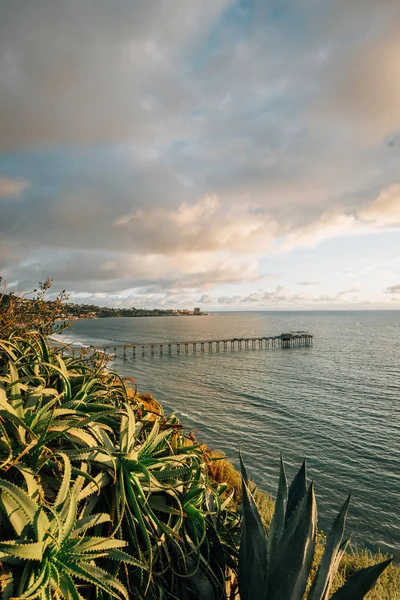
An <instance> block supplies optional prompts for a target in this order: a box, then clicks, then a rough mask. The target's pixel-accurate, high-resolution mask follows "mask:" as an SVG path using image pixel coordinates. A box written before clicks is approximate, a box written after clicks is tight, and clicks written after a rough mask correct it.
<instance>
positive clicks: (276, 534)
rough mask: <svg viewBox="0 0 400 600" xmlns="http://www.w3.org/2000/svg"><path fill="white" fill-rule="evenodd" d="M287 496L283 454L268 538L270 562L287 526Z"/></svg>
mask: <svg viewBox="0 0 400 600" xmlns="http://www.w3.org/2000/svg"><path fill="white" fill-rule="evenodd" d="M287 498H288V489H287V481H286V474H285V466H284V464H283V458H282V455H281V463H280V474H279V483H278V494H277V497H276V502H275V510H274V516H273V517H272V521H271V525H270V528H269V533H268V540H267V554H268V561H269V563H271V562H272V559H273V557H274V555H275V552H276V548H277V546H278V543H279V540H280V539H281V536H282V533H283V529H284V527H285V519H286V506H287Z"/></svg>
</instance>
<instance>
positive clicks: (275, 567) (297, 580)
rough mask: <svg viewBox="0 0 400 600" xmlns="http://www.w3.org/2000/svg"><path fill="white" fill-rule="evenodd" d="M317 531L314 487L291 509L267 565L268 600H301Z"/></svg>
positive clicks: (312, 485) (311, 486)
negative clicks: (286, 599)
mask: <svg viewBox="0 0 400 600" xmlns="http://www.w3.org/2000/svg"><path fill="white" fill-rule="evenodd" d="M316 531H317V505H316V501H315V493H314V484H313V483H312V484H311V485H310V487H309V490H308V493H307V495H306V496H304V498H303V500H302V501H301V503H300V504H299V505H298V507H297V509H296V510H295V512H294V514H293V515H292V518H291V519H290V521H289V523H288V525H287V526H286V527H285V530H284V532H283V534H282V537H281V539H280V541H279V544H278V547H277V549H276V553H275V556H274V558H273V562H272V564H270V565H269V567H270V570H269V575H268V592H269V594H268V598H270V600H282V599H283V598H290V600H301V599H302V598H303V595H304V592H305V589H306V585H307V578H308V575H309V572H310V569H311V565H312V560H313V556H314V549H315V536H316Z"/></svg>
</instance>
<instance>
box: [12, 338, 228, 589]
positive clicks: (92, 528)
mask: <svg viewBox="0 0 400 600" xmlns="http://www.w3.org/2000/svg"><path fill="white" fill-rule="evenodd" d="M127 383H128V382H125V381H123V380H122V379H121V378H120V377H119V376H118V375H117V374H115V373H110V372H108V371H106V370H105V369H104V368H103V366H102V365H98V366H97V367H96V366H93V365H91V364H89V363H87V362H85V361H83V360H81V359H77V358H74V357H72V356H66V357H65V358H62V357H61V356H60V353H59V352H58V351H57V350H56V349H54V348H51V347H50V346H49V344H48V342H47V340H46V338H44V337H43V336H41V335H40V334H38V333H30V334H24V335H18V334H17V333H15V332H14V333H13V334H11V336H10V337H9V339H7V340H5V339H4V340H2V341H0V511H1V513H0V514H1V518H0V562H1V565H2V572H3V579H2V582H3V583H2V585H3V590H4V591H3V598H11V597H18V598H32V599H33V598H36V597H40V598H55V599H56V598H59V599H62V598H66V599H68V600H69V599H79V598H85V599H88V600H91V599H92V598H93V599H94V598H96V599H97V598H101V599H102V600H108V599H110V598H121V599H122V598H124V599H127V598H135V597H137V598H152V599H157V598H164V597H165V594H167V593H169V594H173V595H174V596H175V597H178V598H186V597H187V598H191V597H193V598H196V597H200V596H201V595H202V593H203V592H202V591H201V590H203V591H204V590H206V593H207V594H208V596H207V597H210V598H216V599H217V598H223V597H224V595H225V572H226V569H227V567H230V568H232V569H235V564H236V563H235V557H236V553H237V545H238V532H239V529H238V525H239V515H238V513H237V511H236V510H235V508H234V507H233V505H232V503H231V500H230V499H229V498H226V494H225V492H226V489H227V486H226V485H225V486H224V485H220V484H218V483H216V482H214V481H212V479H211V478H210V477H209V475H208V470H207V466H206V462H205V460H204V457H203V453H202V452H201V450H200V449H199V447H198V446H195V445H193V444H190V445H188V444H187V439H186V437H185V435H184V433H183V431H182V427H181V425H180V423H179V421H178V419H176V417H174V416H173V415H172V416H170V417H168V418H166V417H164V416H163V415H162V414H161V413H158V412H157V411H155V410H151V412H150V411H149V412H148V411H147V410H146V406H147V407H148V406H149V403H148V399H147V400H146V399H143V400H141V398H140V397H136V395H135V393H132V392H129V391H128V385H127ZM153 408H154V404H153ZM172 597H173V596H172Z"/></svg>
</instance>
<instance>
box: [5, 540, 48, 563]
mask: <svg viewBox="0 0 400 600" xmlns="http://www.w3.org/2000/svg"><path fill="white" fill-rule="evenodd" d="M43 550H44V542H23V541H16V540H11V541H9V542H0V558H1V559H3V560H4V559H5V558H6V557H7V556H13V557H14V558H23V559H25V560H42V558H43Z"/></svg>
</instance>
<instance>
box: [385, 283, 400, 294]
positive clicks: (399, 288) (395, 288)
mask: <svg viewBox="0 0 400 600" xmlns="http://www.w3.org/2000/svg"><path fill="white" fill-rule="evenodd" d="M385 292H386V294H394V295H397V294H400V283H398V284H397V285H391V286H390V287H388V288H387V289H386V290H385Z"/></svg>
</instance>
